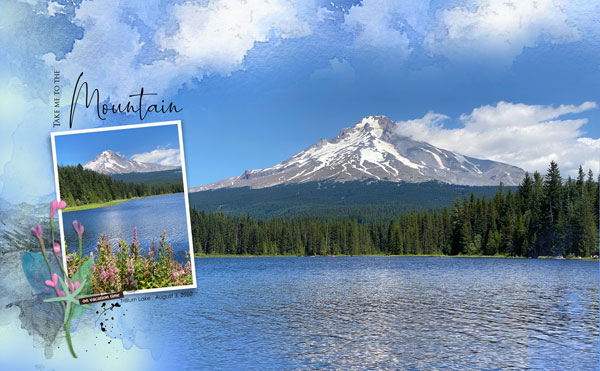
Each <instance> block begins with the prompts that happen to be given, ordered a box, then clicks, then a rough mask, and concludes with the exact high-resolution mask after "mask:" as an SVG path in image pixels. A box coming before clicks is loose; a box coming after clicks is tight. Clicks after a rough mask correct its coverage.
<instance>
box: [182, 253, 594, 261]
mask: <svg viewBox="0 0 600 371" xmlns="http://www.w3.org/2000/svg"><path fill="white" fill-rule="evenodd" d="M342 257H344V258H346V257H381V258H401V257H407V258H492V259H540V260H582V261H599V259H594V258H581V259H578V258H565V259H556V258H555V257H550V256H539V257H537V258H528V257H524V256H504V255H424V254H423V255H315V256H310V255H309V256H305V255H250V254H244V255H237V254H214V255H206V254H194V258H200V259H206V258H208V259H210V258H342Z"/></svg>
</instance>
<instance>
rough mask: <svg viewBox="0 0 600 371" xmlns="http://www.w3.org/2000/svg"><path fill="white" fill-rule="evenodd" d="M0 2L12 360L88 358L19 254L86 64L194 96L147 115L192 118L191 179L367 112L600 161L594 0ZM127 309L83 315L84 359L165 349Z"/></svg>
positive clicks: (105, 92) (126, 87) (48, 184)
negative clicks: (53, 139) (49, 314)
mask: <svg viewBox="0 0 600 371" xmlns="http://www.w3.org/2000/svg"><path fill="white" fill-rule="evenodd" d="M0 9H2V10H1V11H0V47H1V49H2V50H3V52H2V54H1V55H0V216H1V220H2V223H1V224H0V232H1V234H0V239H1V241H0V256H1V258H0V292H2V296H1V297H0V332H2V334H3V336H2V337H1V338H0V349H1V350H0V364H2V365H8V366H11V368H16V369H18V368H25V369H29V368H32V367H35V366H36V365H38V366H39V367H42V366H43V367H48V368H53V367H56V368H61V369H65V368H66V369H69V368H75V367H77V366H76V365H77V363H75V362H74V361H73V360H72V359H70V355H69V354H68V352H66V351H65V349H64V348H63V345H64V338H61V337H60V335H59V337H58V338H57V339H55V338H54V337H55V336H56V333H57V330H56V329H52V328H50V327H48V326H45V325H44V324H43V323H42V324H40V323H39V320H38V321H36V316H35V313H36V312H35V311H32V309H34V308H36V304H35V296H34V295H33V292H32V290H31V288H30V286H29V284H28V282H27V281H26V279H25V277H24V274H23V272H22V268H21V266H20V263H21V256H22V254H23V252H24V251H35V248H36V246H35V241H34V240H33V238H31V236H30V234H29V228H30V227H31V226H32V225H35V224H38V221H39V220H41V218H42V217H43V216H45V215H46V214H47V212H48V210H47V208H48V207H47V203H48V202H49V201H50V200H52V199H53V198H54V197H53V195H54V192H55V190H54V183H53V179H54V178H53V174H52V160H51V156H50V135H49V134H50V132H51V131H52V130H68V117H69V112H70V108H71V107H70V104H71V95H72V92H73V87H74V84H75V80H76V78H77V76H79V74H80V73H81V72H84V79H85V80H86V81H87V82H89V84H90V87H92V88H98V89H99V91H100V94H101V97H102V98H101V99H102V100H104V101H105V102H107V103H108V102H112V103H119V102H126V101H127V100H128V95H130V94H136V93H139V89H140V88H141V87H144V89H145V91H147V92H154V93H157V94H158V97H160V99H164V100H165V101H166V102H169V101H172V102H175V104H176V105H177V106H178V107H181V108H183V111H182V112H180V113H178V114H175V113H173V114H164V115H163V114H149V115H148V116H147V117H146V119H145V122H156V121H167V120H176V119H181V120H182V124H183V134H184V145H185V148H186V159H185V160H186V164H187V173H188V186H190V187H193V186H198V185H202V184H206V183H209V182H213V181H216V180H220V179H222V178H226V177H230V176H233V175H238V174H241V173H242V172H243V171H244V170H246V169H252V168H263V167H267V166H271V165H273V164H275V163H277V162H280V161H282V160H284V159H286V158H287V157H289V156H290V155H292V154H294V153H295V152H297V151H299V150H302V149H304V148H306V147H307V146H309V145H311V144H313V143H314V142H316V141H317V140H318V139H319V138H321V137H325V138H329V137H332V136H334V135H335V134H337V132H338V131H339V129H341V128H342V127H345V126H350V125H352V124H354V123H355V122H357V121H358V120H360V119H361V118H362V117H364V116H367V115H373V114H385V115H388V116H389V117H390V118H392V119H393V120H395V121H398V122H400V123H401V124H402V128H403V129H402V130H404V132H405V133H406V134H407V135H410V136H412V137H414V138H417V139H423V140H427V141H428V142H430V143H431V144H434V145H437V146H440V147H442V148H448V149H460V150H461V153H464V154H467V155H471V156H475V157H481V158H489V159H492V160H497V161H504V162H508V163H511V164H514V165H517V166H520V167H522V168H524V169H526V170H529V171H533V170H540V171H544V169H545V167H546V166H547V164H548V162H549V161H550V159H552V158H558V159H560V161H559V165H560V166H561V171H562V172H563V175H574V174H575V171H576V169H577V167H578V166H579V164H580V163H581V164H582V165H583V166H584V168H591V169H592V170H594V172H595V174H598V168H599V158H600V139H599V138H600V125H599V121H600V110H599V109H598V102H599V101H600V96H599V91H600V89H599V88H600V64H599V62H598V61H599V60H600V58H599V57H600V26H599V24H598V22H597V19H598V16H599V15H600V2H599V1H585V0H575V1H566V0H565V1H556V0H538V1H518V2H517V1H515V2H507V1H504V0H449V1H436V0H432V1H417V0H414V1H413V0H409V1H402V2H400V1H388V0H379V1H377V0H364V1H318V0H313V1H310V0H309V1H284V0H274V1H271V2H268V3H267V2H263V1H255V0H247V1H241V0H203V1H173V2H169V1H161V0H156V1H152V0H150V1H108V0H95V1H50V2H47V1H36V0H28V1H5V0H0ZM55 70H56V71H60V76H61V80H60V83H59V84H60V88H61V95H60V97H61V101H60V111H61V126H60V127H57V128H53V127H52V119H53V102H52V100H51V99H52V98H53V95H52V91H53V90H52V89H53V86H54V82H53V73H54V71H55ZM139 122H140V120H139V117H137V116H135V115H122V114H121V115H111V116H108V117H107V118H106V120H99V119H98V117H97V116H96V115H95V113H94V112H93V110H91V109H88V110H86V109H84V107H82V106H81V105H79V106H78V107H77V110H76V117H75V123H74V125H73V129H83V128H92V127H102V126H110V125H121V124H132V123H139ZM532 143H534V144H535V145H532ZM173 303H174V305H176V301H173ZM135 308H140V307H139V306H136V307H135ZM141 308H143V306H142V307H141ZM132 311H133V309H132ZM126 318H127V319H126V320H123V322H122V323H120V325H119V326H120V327H121V328H123V329H125V328H127V329H130V331H129V332H125V331H124V333H125V334H124V335H123V334H121V336H120V337H119V336H116V338H115V339H112V338H110V337H108V336H107V335H106V334H104V333H103V332H102V331H101V329H100V327H99V326H98V324H97V323H95V322H94V320H95V318H91V317H90V318H87V319H85V318H84V319H83V320H82V323H80V324H79V326H78V329H77V330H76V331H75V333H74V341H75V343H76V344H80V346H81V347H82V348H89V349H94V351H93V352H87V353H85V354H81V360H80V361H83V362H94V361H96V360H98V359H101V360H102V361H103V364H102V367H103V368H106V369H110V368H112V366H111V363H110V362H114V364H117V365H119V366H120V367H125V366H127V365H131V366H132V367H139V368H144V369H148V368H151V367H156V368H160V367H161V366H164V365H163V364H162V363H161V362H163V360H164V357H162V356H161V352H160V351H159V350H160V348H161V346H160V344H159V339H160V335H161V334H160V333H156V331H153V329H152V328H150V327H149V326H148V325H147V323H144V320H143V319H142V318H143V316H138V317H136V315H135V313H130V315H128V316H126ZM98 339H102V341H97V340H98ZM111 339H112V341H111ZM108 341H111V342H110V344H109V343H108ZM94 344H96V345H94ZM59 347H60V348H59ZM107 354H111V357H109V358H108V359H107V358H106V355H107ZM23 355H26V357H23ZM117 358H118V359H117ZM80 361H77V362H80ZM104 362H106V363H104Z"/></svg>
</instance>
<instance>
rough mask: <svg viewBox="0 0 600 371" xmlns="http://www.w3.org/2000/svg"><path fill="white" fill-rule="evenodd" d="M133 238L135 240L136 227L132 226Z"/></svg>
mask: <svg viewBox="0 0 600 371" xmlns="http://www.w3.org/2000/svg"><path fill="white" fill-rule="evenodd" d="M133 240H134V241H137V227H133Z"/></svg>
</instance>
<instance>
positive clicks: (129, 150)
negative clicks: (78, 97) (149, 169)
mask: <svg viewBox="0 0 600 371" xmlns="http://www.w3.org/2000/svg"><path fill="white" fill-rule="evenodd" d="M55 144H56V161H57V164H58V165H63V166H66V165H77V164H81V165H85V164H86V163H87V162H88V161H91V160H93V159H94V158H95V157H96V156H97V155H99V154H100V153H102V152H104V151H107V150H110V151H113V152H117V153H119V154H120V155H122V156H125V157H127V158H129V159H134V160H137V161H142V162H151V163H162V164H163V165H174V166H180V161H179V133H178V131H177V125H173V124H171V125H162V126H151V127H142V128H132V129H122V130H107V131H98V132H91V133H78V134H70V135H57V136H55Z"/></svg>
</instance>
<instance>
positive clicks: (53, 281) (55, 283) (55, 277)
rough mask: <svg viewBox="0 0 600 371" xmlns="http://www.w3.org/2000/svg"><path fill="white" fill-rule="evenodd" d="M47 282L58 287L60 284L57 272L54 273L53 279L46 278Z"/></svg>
mask: <svg viewBox="0 0 600 371" xmlns="http://www.w3.org/2000/svg"><path fill="white" fill-rule="evenodd" d="M45 283H46V286H49V287H56V286H57V285H58V276H57V275H56V273H52V281H50V280H46V282H45Z"/></svg>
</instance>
